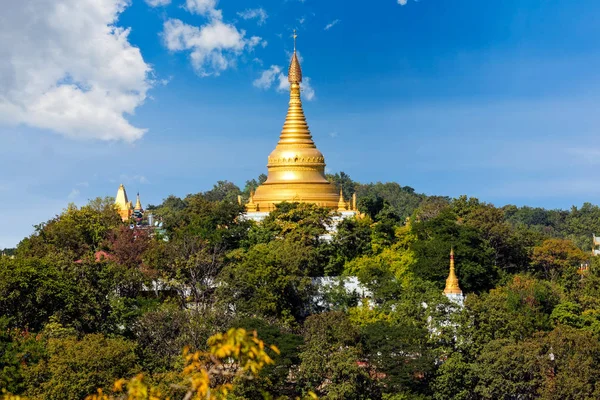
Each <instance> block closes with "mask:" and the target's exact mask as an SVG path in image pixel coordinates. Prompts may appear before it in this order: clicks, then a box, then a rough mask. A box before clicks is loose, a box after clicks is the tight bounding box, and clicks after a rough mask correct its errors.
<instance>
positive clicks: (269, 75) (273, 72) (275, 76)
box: [252, 65, 315, 101]
mask: <svg viewBox="0 0 600 400" xmlns="http://www.w3.org/2000/svg"><path fill="white" fill-rule="evenodd" d="M252 84H253V85H254V86H256V87H257V88H260V89H265V90H267V89H270V88H271V87H272V86H274V87H275V90H276V91H278V92H287V91H289V90H290V83H289V82H288V78H287V76H286V75H285V74H284V73H283V72H282V69H281V67H280V66H278V65H271V67H270V68H269V69H266V70H264V71H263V72H262V73H261V74H260V77H259V78H257V79H255V80H254V82H252ZM300 88H301V90H302V92H301V94H302V97H303V98H304V99H305V100H308V101H310V100H313V99H314V98H315V90H314V89H313V87H312V86H311V84H310V78H308V77H303V78H302V84H301V85H300Z"/></svg>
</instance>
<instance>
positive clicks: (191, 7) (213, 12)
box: [185, 0, 223, 20]
mask: <svg viewBox="0 0 600 400" xmlns="http://www.w3.org/2000/svg"><path fill="white" fill-rule="evenodd" d="M185 8H187V10H188V11H189V12H191V13H192V14H198V15H204V16H205V17H211V18H215V19H219V20H220V19H223V13H222V12H221V10H217V0H186V2H185Z"/></svg>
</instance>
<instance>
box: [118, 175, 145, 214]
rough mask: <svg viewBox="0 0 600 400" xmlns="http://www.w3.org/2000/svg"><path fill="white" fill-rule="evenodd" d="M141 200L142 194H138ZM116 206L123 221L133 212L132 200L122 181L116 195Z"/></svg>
mask: <svg viewBox="0 0 600 400" xmlns="http://www.w3.org/2000/svg"><path fill="white" fill-rule="evenodd" d="M139 200H140V196H139V194H138V202H139ZM136 207H137V204H136ZM115 208H116V209H117V212H118V213H119V215H120V216H121V219H122V220H123V221H127V220H128V219H129V218H130V217H131V214H133V205H132V204H131V201H129V200H128V199H127V192H126V191H125V186H123V184H122V183H121V185H120V186H119V189H118V190H117V195H116V196H115ZM140 208H141V205H140Z"/></svg>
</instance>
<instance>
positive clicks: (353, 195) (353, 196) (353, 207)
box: [352, 192, 357, 211]
mask: <svg viewBox="0 0 600 400" xmlns="http://www.w3.org/2000/svg"><path fill="white" fill-rule="evenodd" d="M352 211H357V209H356V192H354V193H352Z"/></svg>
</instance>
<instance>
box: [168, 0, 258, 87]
mask: <svg viewBox="0 0 600 400" xmlns="http://www.w3.org/2000/svg"><path fill="white" fill-rule="evenodd" d="M216 6H217V1H216V0H186V8H187V10H188V11H190V12H192V13H195V14H200V15H203V16H206V17H208V18H209V21H208V23H206V24H205V25H202V26H201V27H197V26H193V25H189V24H186V23H184V22H182V21H181V20H179V19H169V20H167V21H166V22H165V23H164V25H163V32H162V33H161V35H162V38H163V41H164V44H165V46H166V47H167V48H168V49H169V50H171V51H190V60H191V62H192V66H193V67H194V69H195V71H196V73H197V74H198V75H200V76H210V75H215V76H216V75H219V74H220V73H221V72H222V71H224V70H226V69H227V68H230V67H232V66H234V65H235V63H236V61H237V57H238V56H239V55H240V54H242V52H243V51H245V50H246V51H251V50H252V49H254V47H256V46H258V45H262V46H263V47H265V46H266V45H267V42H266V41H264V40H263V39H262V38H260V37H258V36H251V37H249V38H247V37H246V32H245V31H244V30H238V29H237V28H236V27H235V25H233V24H228V23H225V22H223V15H222V12H221V10H217V9H216V8H215V7H216Z"/></svg>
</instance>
